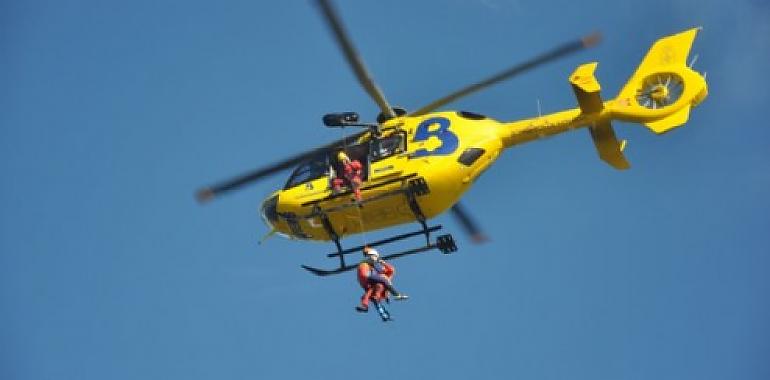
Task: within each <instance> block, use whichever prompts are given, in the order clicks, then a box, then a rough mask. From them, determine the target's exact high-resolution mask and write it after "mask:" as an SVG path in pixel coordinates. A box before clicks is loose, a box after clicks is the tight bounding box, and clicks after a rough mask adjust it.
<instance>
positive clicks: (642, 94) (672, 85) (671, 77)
mask: <svg viewBox="0 0 770 380" xmlns="http://www.w3.org/2000/svg"><path fill="white" fill-rule="evenodd" d="M682 92H684V81H683V80H682V78H681V77H680V76H679V75H676V74H674V73H658V74H653V75H650V76H648V77H646V78H644V81H643V83H642V87H641V88H639V90H637V93H636V102H637V103H639V105H641V106H642V107H645V108H649V109H660V108H664V107H666V106H669V105H671V104H674V102H676V101H677V100H679V97H681V96H682Z"/></svg>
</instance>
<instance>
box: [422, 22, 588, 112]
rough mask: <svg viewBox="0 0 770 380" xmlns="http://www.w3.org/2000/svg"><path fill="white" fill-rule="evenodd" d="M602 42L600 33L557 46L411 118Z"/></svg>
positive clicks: (432, 104)
mask: <svg viewBox="0 0 770 380" xmlns="http://www.w3.org/2000/svg"><path fill="white" fill-rule="evenodd" d="M599 41H601V34H599V33H593V34H590V35H588V36H585V37H583V38H580V39H578V40H574V41H569V42H567V43H564V44H562V45H559V46H557V47H556V48H554V49H551V50H549V51H547V52H545V53H543V54H540V55H538V56H536V57H535V58H532V59H530V60H528V61H525V62H522V63H519V64H517V65H514V66H512V67H510V68H508V69H506V70H503V71H501V72H499V73H497V74H495V75H493V76H491V77H489V78H487V79H484V80H481V81H478V82H476V83H474V84H471V85H470V86H467V87H464V88H461V89H459V90H457V91H455V92H453V93H451V94H449V95H447V96H445V97H443V98H440V99H438V100H435V101H433V102H432V103H430V104H428V105H426V106H424V107H422V108H420V109H418V110H416V111H414V112H412V113H410V114H409V116H420V115H424V114H426V113H429V112H432V111H435V110H436V109H438V108H440V107H442V106H445V105H447V104H449V103H451V102H454V101H455V100H457V99H460V98H462V97H464V96H467V95H470V94H473V93H475V92H478V91H481V90H483V89H485V88H487V87H490V86H493V85H495V84H498V83H500V82H502V81H505V80H508V79H511V78H513V77H514V76H516V75H519V74H521V73H524V72H526V71H529V70H531V69H534V68H536V67H538V66H540V65H543V64H546V63H549V62H553V61H555V60H557V59H559V58H562V57H564V56H566V55H569V54H572V53H575V52H578V51H580V50H583V49H585V48H588V47H591V46H594V45H596V44H597V43H599Z"/></svg>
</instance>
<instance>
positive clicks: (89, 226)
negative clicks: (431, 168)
mask: <svg viewBox="0 0 770 380" xmlns="http://www.w3.org/2000/svg"><path fill="white" fill-rule="evenodd" d="M337 6H338V8H339V9H340V12H341V14H342V16H343V18H344V20H345V23H346V25H347V28H348V29H349V31H350V32H351V34H352V36H353V40H354V42H355V43H356V45H357V46H358V48H359V50H360V52H361V54H362V55H363V56H364V58H365V60H366V62H367V65H368V67H369V69H370V71H371V72H372V73H373V75H374V77H375V78H376V79H377V81H378V82H379V84H380V86H381V88H382V90H383V92H384V93H385V94H386V96H387V97H388V99H389V100H390V101H391V103H393V104H398V105H402V106H404V107H406V108H408V109H415V108H417V107H419V106H422V105H424V104H427V103H428V102H429V101H431V100H433V99H435V98H437V97H439V96H441V95H443V94H445V93H447V92H449V91H452V90H454V89H456V88H458V87H460V86H462V85H464V84H467V83H469V82H470V81H473V80H476V79H481V78H483V77H484V76H486V75H489V74H491V73H493V72H495V71H497V70H499V69H502V68H504V67H506V66H508V65H510V64H512V63H515V62H518V61H521V60H524V59H526V58H528V57H531V56H532V55H534V54H536V53H538V52H540V51H543V50H545V49H547V48H550V47H551V46H554V45H556V44H558V43H561V42H563V41H565V40H568V39H571V38H575V37H577V36H580V35H583V34H586V33H589V32H591V31H593V30H600V31H602V32H603V33H604V41H603V43H602V44H601V45H599V46H598V47H596V48H595V49H592V50H590V51H587V52H582V53H580V54H578V55H575V56H572V57H570V58H567V59H565V60H562V61H560V62H558V63H555V64H551V65H549V66H546V67H542V68H540V69H538V70H536V71H535V72H532V73H530V74H528V75H525V76H523V77H519V78H516V79H514V80H511V81H509V82H507V83H504V84H501V85H499V86H497V87H494V88H492V89H490V90H488V91H485V92H483V93H480V94H477V95H474V96H471V97H468V98H466V99H463V100H461V101H459V102H457V103H456V104H453V105H452V106H451V107H449V108H451V109H465V110H472V111H476V112H480V113H484V114H487V115H490V116H492V117H494V118H496V119H499V120H515V119H517V118H522V117H529V116H532V115H533V114H536V112H537V106H536V104H537V100H538V99H539V100H540V103H541V104H542V108H543V111H544V112H551V111H557V110H560V109H563V108H567V107H572V106H574V105H575V100H574V98H573V95H572V92H571V89H570V87H569V85H568V83H567V80H566V78H567V76H568V75H569V73H571V72H572V70H573V68H574V67H575V66H576V65H578V64H580V63H584V62H587V61H591V60H598V61H599V62H600V64H599V68H598V71H597V77H598V78H599V80H600V81H601V83H602V86H603V91H604V94H605V97H608V98H609V97H611V96H613V95H614V94H615V93H616V91H618V90H619V88H620V87H621V86H622V84H623V83H624V82H625V80H626V79H627V77H628V76H629V75H630V74H631V73H632V72H633V70H634V68H635V67H636V64H637V63H638V62H639V60H640V59H641V57H642V56H643V54H644V52H645V51H646V50H647V49H648V47H649V45H650V44H651V43H652V42H653V41H654V40H655V39H657V38H659V37H661V36H663V35H666V34H670V33H675V32H678V31H681V30H684V29H687V28H690V27H693V26H703V28H704V30H703V32H702V33H701V34H700V35H699V37H698V39H697V40H696V43H695V46H694V49H693V52H695V53H698V54H699V57H700V58H699V59H698V61H697V63H696V64H695V68H696V69H698V70H700V71H707V72H708V81H709V85H710V95H709V97H708V98H707V99H706V101H705V102H704V103H703V104H701V106H699V107H698V108H697V109H695V110H694V112H693V113H692V114H691V118H690V121H689V123H688V124H687V125H686V126H685V127H683V128H680V129H678V130H675V131H673V132H671V133H669V134H667V135H665V136H655V135H653V134H651V133H649V132H648V131H646V130H645V129H644V128H641V127H639V126H636V125H630V124H618V125H617V130H618V134H619V135H621V136H622V137H623V138H627V139H628V140H629V146H628V148H627V156H628V158H629V160H630V161H631V164H632V169H631V170H629V171H626V172H617V171H614V170H612V169H611V168H609V167H608V166H607V165H605V164H603V163H602V162H601V161H599V160H598V158H597V157H596V153H595V151H594V149H593V146H592V144H591V141H590V138H589V137H588V135H587V133H586V132H585V131H577V132H574V133H570V134H565V135H561V136H558V137H554V138H551V139H548V140H544V141H540V142H535V143H531V144H527V145H523V146H520V147H517V148H515V149H513V150H510V151H509V152H507V153H506V154H505V155H504V156H503V157H502V158H501V159H500V160H499V161H498V162H497V164H496V165H495V166H494V167H493V168H492V169H490V170H489V171H488V172H487V174H485V176H484V177H483V178H481V179H480V180H479V181H478V183H477V186H475V187H474V188H473V189H471V191H469V193H468V194H467V196H466V198H465V204H466V206H468V207H469V208H471V209H472V210H473V212H474V214H475V215H476V217H477V219H479V221H480V223H482V224H483V226H484V227H485V229H486V231H487V232H488V234H489V235H490V236H491V237H492V241H491V242H490V243H488V244H486V245H483V246H474V245H471V243H470V242H469V241H468V240H467V239H466V238H464V237H462V236H459V233H458V234H456V235H458V244H459V245H460V252H459V253H457V254H455V255H452V256H441V255H439V254H429V255H424V256H421V257H413V258H408V259H404V260H401V261H398V262H396V265H397V268H398V277H397V282H398V284H399V286H400V288H402V289H403V290H404V291H406V292H408V293H409V294H410V295H411V296H412V299H411V300H409V301H407V302H405V303H399V304H394V305H392V307H391V309H392V310H391V311H392V313H393V315H394V316H395V318H396V319H397V320H396V322H394V323H392V324H387V325H383V324H382V323H380V322H379V321H378V320H377V319H376V318H375V316H374V315H359V314H356V313H355V312H353V306H354V305H355V303H356V301H357V298H358V296H359V288H358V285H357V284H356V282H355V279H354V278H353V277H352V275H351V276H338V277H334V278H330V279H319V278H315V277H312V276H310V275H308V274H307V273H305V272H304V271H302V270H301V269H300V268H299V265H300V264H303V263H309V264H315V265H319V266H323V265H332V264H333V263H332V262H327V260H326V259H325V257H324V254H325V253H327V252H329V251H330V250H331V249H332V247H331V245H330V244H319V243H299V242H293V241H286V240H281V239H272V240H268V241H267V242H266V243H265V244H263V245H261V246H260V245H257V241H258V239H259V238H260V237H261V236H262V235H263V234H264V233H265V232H266V228H265V227H264V226H263V225H262V224H261V222H260V220H259V217H258V215H257V207H258V205H259V203H260V202H261V200H262V199H263V198H264V197H265V196H266V195H267V194H269V193H270V192H271V190H272V189H274V188H276V187H278V186H280V184H281V183H282V182H283V180H284V178H283V177H282V176H276V177H273V178H271V179H269V180H267V181H264V182H262V183H259V184H257V185H255V186H252V187H250V188H248V189H247V190H244V191H241V192H238V193H235V194H232V195H231V196H227V197H224V198H223V199H221V200H220V201H218V202H215V203H212V204H210V205H207V206H205V207H201V206H199V205H197V204H196V203H195V202H194V201H193V197H192V194H193V192H194V190H195V189H197V188H198V187H200V186H202V185H206V184H210V183H212V182H215V181H217V180H219V179H223V178H227V177H228V176H230V175H234V174H238V173H240V172H242V171H245V170H248V169H251V168H253V167H257V166H260V165H263V164H267V163H270V162H272V161H275V160H278V159H280V158H282V157H284V156H287V155H290V154H292V153H294V152H296V151H298V150H301V149H305V148H308V147H312V146H315V145H318V144H320V143H323V142H326V141H330V140H333V139H336V138H339V137H340V135H339V131H336V130H328V129H325V128H323V127H322V126H321V123H320V121H321V119H320V118H321V115H322V114H324V113H326V112H332V111H339V110H356V111H358V112H360V113H361V114H362V115H363V116H364V117H365V118H369V119H372V118H373V117H374V115H375V114H376V110H377V108H376V106H375V104H374V103H373V102H372V101H370V100H369V99H368V98H367V97H366V96H365V94H364V92H363V91H362V90H361V89H360V87H359V86H358V85H357V84H356V83H355V81H354V78H353V75H352V74H351V72H350V70H349V68H348V67H347V65H346V64H345V63H344V61H343V59H342V57H341V54H340V53H339V51H338V49H337V47H336V45H335V44H334V43H333V41H332V39H331V36H330V34H329V33H328V31H327V30H326V28H325V25H324V24H323V22H322V20H321V18H320V15H319V12H318V11H317V9H315V7H314V6H313V4H311V3H310V2H307V1H292V2H288V1H286V2H270V3H263V4H258V3H256V2H250V1H233V2H229V3H226V4H224V3H221V2H206V1H143V0H139V1H132V2H106V1H71V2H57V1H34V0H30V1H24V2H10V1H8V2H3V3H1V4H0V15H1V16H0V20H2V22H1V23H0V25H2V26H0V28H2V32H1V33H0V36H1V37H0V53H1V54H0V68H1V70H0V83H2V86H0V173H1V174H2V178H3V179H2V181H1V182H0V310H1V312H0V342H2V343H1V344H0V378H3V379H105V378H109V379H137V378H141V379H174V378H184V379H220V378H227V379H242V378H252V379H253V378H264V379H266V378H286V379H304V378H307V376H313V377H314V378H321V379H324V378H332V377H337V378H360V377H361V376H365V377H366V378H369V379H400V378H425V377H433V378H438V377H442V378H445V379H468V378H478V379H499V378H531V379H565V378H569V379H602V378H616V379H650V378H656V379H698V380H704V379H767V378H768V377H770V364H768V361H767V357H768V353H770V328H769V327H770V325H769V324H768V321H770V301H768V297H767V294H768V290H770V280H768V278H770V277H768V276H767V275H766V271H767V269H768V268H770V259H769V258H768V254H770V250H768V246H769V243H770V238H769V237H768V235H767V233H768V231H769V230H770V228H768V227H770V220H769V219H768V218H769V217H768V215H770V197H768V194H770V171H768V170H767V164H768V162H770V128H768V126H767V125H766V124H767V122H766V114H765V111H766V109H767V107H768V106H769V105H770V90H768V87H767V86H766V85H765V83H766V82H767V70H766V67H767V64H768V62H770V43H768V36H770V6H768V3H767V2H765V1H759V0H754V1H736V2H730V3H728V2H722V1H695V0H692V1H657V0H654V1H646V2H613V3H604V2H573V1H566V0H565V1H554V2H547V3H546V2H543V3H539V4H534V3H533V2H524V1H512V0H484V1H471V0H450V1H443V2H435V1H433V2H427V1H426V2H422V1H419V2H418V1H390V2H381V1H380V2H375V1H338V4H337ZM437 222H439V223H443V224H444V225H445V226H446V227H447V228H448V229H450V230H458V229H459V228H458V226H457V225H456V224H455V223H454V222H453V221H452V220H451V219H449V218H447V217H445V216H441V217H439V218H437ZM393 231H398V229H396V230H393ZM393 231H390V232H393ZM384 234H385V232H383V233H381V234H373V235H372V236H371V237H372V238H374V237H377V236H384ZM351 243H357V242H356V241H355V238H353V239H351Z"/></svg>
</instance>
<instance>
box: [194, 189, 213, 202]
mask: <svg viewBox="0 0 770 380" xmlns="http://www.w3.org/2000/svg"><path fill="white" fill-rule="evenodd" d="M214 195H215V194H214V190H211V189H210V188H208V187H207V188H205V189H200V190H198V192H197V193H195V199H197V200H198V203H201V204H202V203H206V202H208V201H210V200H212V199H213V198H214Z"/></svg>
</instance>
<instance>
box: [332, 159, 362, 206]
mask: <svg viewBox="0 0 770 380" xmlns="http://www.w3.org/2000/svg"><path fill="white" fill-rule="evenodd" d="M337 161H339V162H340V164H341V165H342V173H337V178H335V179H334V180H332V190H333V191H334V192H335V193H341V192H342V187H343V186H344V185H348V186H350V189H351V190H353V196H354V197H355V198H356V201H357V202H361V182H362V181H361V173H362V169H363V166H362V165H361V162H360V161H358V160H351V159H350V157H348V155H347V154H345V152H344V151H340V152H339V153H338V154H337ZM340 174H341V175H340Z"/></svg>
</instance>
